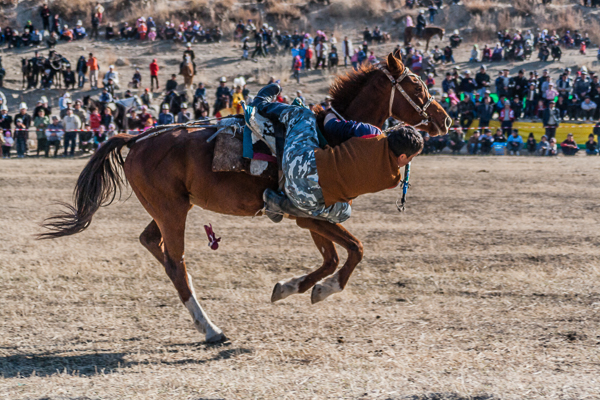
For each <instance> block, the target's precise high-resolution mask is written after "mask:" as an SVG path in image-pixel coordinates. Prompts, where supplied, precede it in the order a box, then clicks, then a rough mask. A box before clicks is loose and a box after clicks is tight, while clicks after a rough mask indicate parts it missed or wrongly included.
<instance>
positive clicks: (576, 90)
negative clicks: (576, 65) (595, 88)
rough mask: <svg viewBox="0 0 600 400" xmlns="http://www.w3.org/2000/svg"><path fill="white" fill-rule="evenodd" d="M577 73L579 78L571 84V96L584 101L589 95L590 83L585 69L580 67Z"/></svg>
mask: <svg viewBox="0 0 600 400" xmlns="http://www.w3.org/2000/svg"><path fill="white" fill-rule="evenodd" d="M579 73H580V76H579V77H577V79H575V83H573V94H574V95H576V96H577V97H579V99H584V98H585V96H587V95H588V94H589V93H590V88H591V81H590V78H589V77H588V75H587V68H585V67H582V68H581V70H580V71H579Z"/></svg>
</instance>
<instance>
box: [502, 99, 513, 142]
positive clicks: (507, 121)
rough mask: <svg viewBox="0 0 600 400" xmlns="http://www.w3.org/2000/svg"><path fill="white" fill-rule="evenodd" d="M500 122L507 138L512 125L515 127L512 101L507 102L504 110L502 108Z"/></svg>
mask: <svg viewBox="0 0 600 400" xmlns="http://www.w3.org/2000/svg"><path fill="white" fill-rule="evenodd" d="M499 120H500V122H501V124H502V132H503V134H504V136H505V137H506V136H508V135H509V134H510V133H511V131H512V125H513V122H514V121H515V112H514V110H513V109H512V108H511V107H510V101H508V100H507V101H505V102H504V108H502V110H500V117H499Z"/></svg>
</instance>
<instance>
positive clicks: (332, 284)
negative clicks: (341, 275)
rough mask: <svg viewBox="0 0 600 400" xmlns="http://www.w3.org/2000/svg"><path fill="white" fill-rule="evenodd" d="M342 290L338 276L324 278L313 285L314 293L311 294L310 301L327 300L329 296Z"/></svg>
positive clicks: (313, 302) (314, 302)
mask: <svg viewBox="0 0 600 400" xmlns="http://www.w3.org/2000/svg"><path fill="white" fill-rule="evenodd" d="M341 291H342V288H341V287H340V284H339V283H338V277H337V276H336V275H334V276H332V277H331V278H328V279H326V280H323V281H321V282H319V283H317V284H316V285H315V286H313V290H312V293H311V295H310V302H311V303H312V304H316V303H318V302H320V301H323V300H325V299H326V298H328V297H329V296H331V295H332V294H335V293H339V292H341Z"/></svg>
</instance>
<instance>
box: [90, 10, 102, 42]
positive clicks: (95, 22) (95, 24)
mask: <svg viewBox="0 0 600 400" xmlns="http://www.w3.org/2000/svg"><path fill="white" fill-rule="evenodd" d="M99 29H100V18H98V14H94V15H92V30H91V32H90V39H98V33H99V32H98V31H99Z"/></svg>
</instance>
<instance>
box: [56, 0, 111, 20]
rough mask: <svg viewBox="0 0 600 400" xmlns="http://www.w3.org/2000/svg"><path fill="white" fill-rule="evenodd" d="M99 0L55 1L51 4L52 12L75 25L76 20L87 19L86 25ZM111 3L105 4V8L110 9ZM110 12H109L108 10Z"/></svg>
mask: <svg viewBox="0 0 600 400" xmlns="http://www.w3.org/2000/svg"><path fill="white" fill-rule="evenodd" d="M96 1H97V0H69V1H53V2H52V3H50V7H51V9H52V10H53V11H52V12H54V13H57V14H60V17H61V18H62V19H63V20H65V21H70V22H71V23H75V20H77V19H81V20H82V21H83V20H84V19H86V21H85V25H87V24H88V23H89V16H90V15H91V13H92V10H93V9H94V6H95V5H96ZM111 5H112V4H111V3H108V4H105V8H107V9H108V8H110V7H111ZM107 11H108V10H107Z"/></svg>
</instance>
